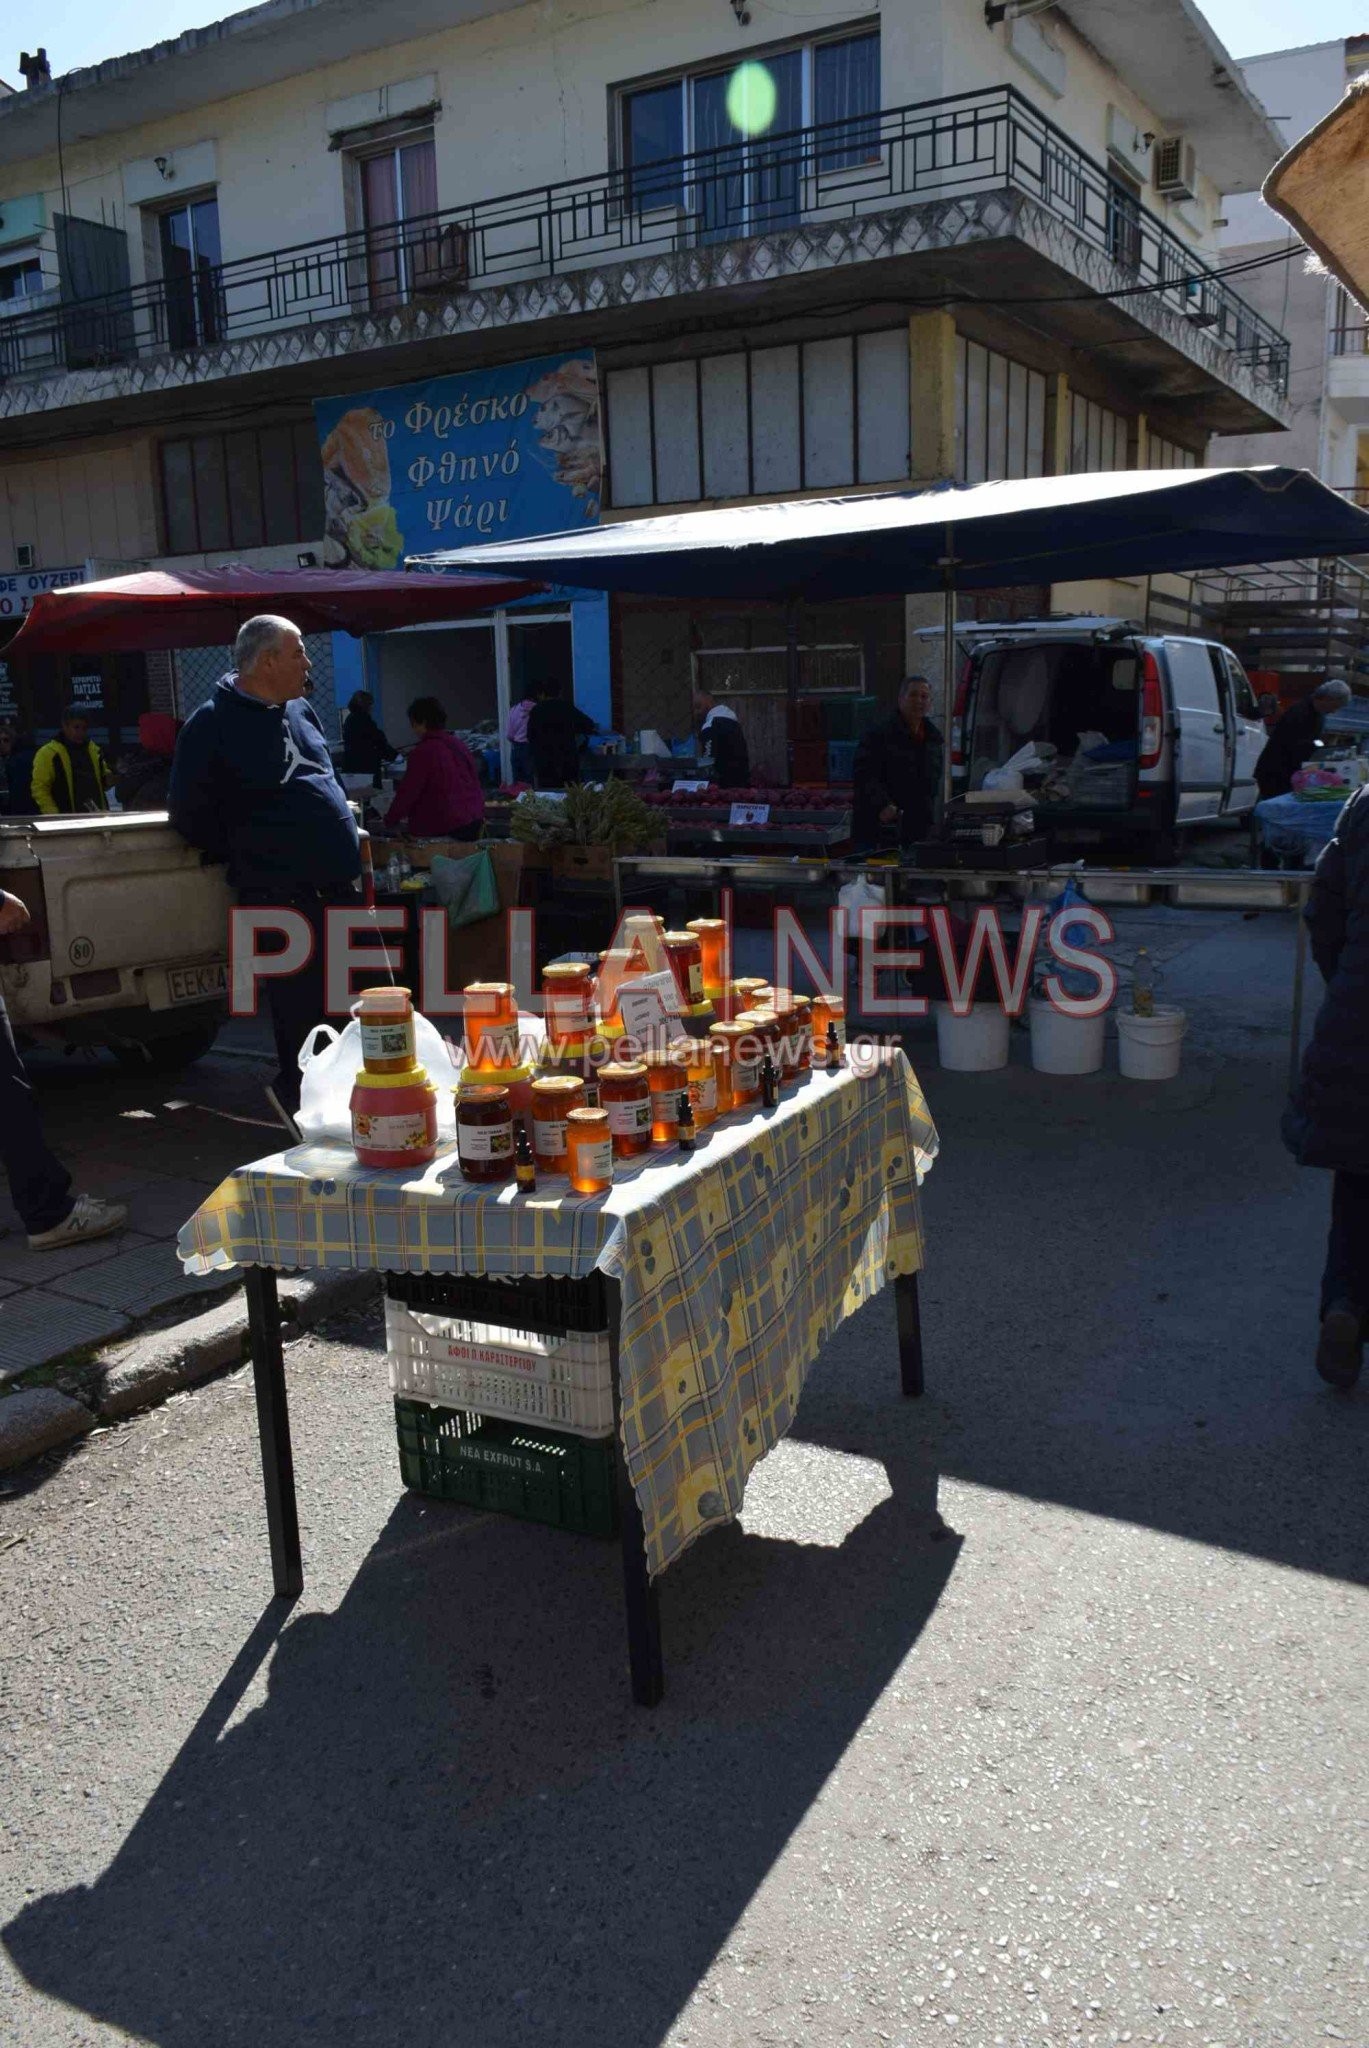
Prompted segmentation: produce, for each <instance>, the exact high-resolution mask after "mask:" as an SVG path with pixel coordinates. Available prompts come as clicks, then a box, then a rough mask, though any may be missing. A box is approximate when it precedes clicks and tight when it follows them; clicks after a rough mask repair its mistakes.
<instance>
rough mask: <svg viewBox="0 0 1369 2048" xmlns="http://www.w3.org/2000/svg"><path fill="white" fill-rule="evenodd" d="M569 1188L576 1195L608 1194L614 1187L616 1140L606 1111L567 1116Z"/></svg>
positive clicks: (576, 1112) (592, 1110) (582, 1112)
mask: <svg viewBox="0 0 1369 2048" xmlns="http://www.w3.org/2000/svg"><path fill="white" fill-rule="evenodd" d="M566 1148H567V1154H568V1164H569V1172H570V1184H571V1187H572V1188H573V1189H574V1191H575V1193H576V1194H577V1195H602V1194H606V1193H607V1192H608V1190H609V1189H610V1188H611V1187H612V1186H613V1137H612V1133H611V1132H610V1130H609V1127H608V1111H607V1110H606V1109H572V1110H570V1111H569V1112H568V1113H567V1116H566Z"/></svg>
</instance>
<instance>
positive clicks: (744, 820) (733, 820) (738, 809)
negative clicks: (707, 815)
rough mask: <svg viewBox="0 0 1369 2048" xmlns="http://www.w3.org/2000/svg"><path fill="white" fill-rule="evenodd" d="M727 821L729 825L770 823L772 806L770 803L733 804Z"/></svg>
mask: <svg viewBox="0 0 1369 2048" xmlns="http://www.w3.org/2000/svg"><path fill="white" fill-rule="evenodd" d="M727 822H728V824H729V825H768V824H769V823H770V806H769V804H733V806H732V809H731V810H730V811H729V813H728V817H727Z"/></svg>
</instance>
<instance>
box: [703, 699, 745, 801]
mask: <svg viewBox="0 0 1369 2048" xmlns="http://www.w3.org/2000/svg"><path fill="white" fill-rule="evenodd" d="M694 715H695V717H696V718H697V719H698V721H699V738H700V739H701V740H702V741H703V744H704V750H705V752H706V754H708V755H709V756H711V758H712V762H713V775H712V780H713V781H714V782H716V783H717V785H718V787H719V789H750V787H751V756H750V754H749V752H748V751H747V745H746V734H745V733H744V732H743V731H742V723H741V720H740V719H739V718H738V716H737V714H736V712H735V711H734V710H733V709H732V706H731V705H730V704H724V703H723V702H722V700H721V698H718V697H715V696H714V695H713V694H712V692H711V691H709V690H696V691H695V692H694Z"/></svg>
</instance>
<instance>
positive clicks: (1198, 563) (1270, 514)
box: [410, 467, 1369, 600]
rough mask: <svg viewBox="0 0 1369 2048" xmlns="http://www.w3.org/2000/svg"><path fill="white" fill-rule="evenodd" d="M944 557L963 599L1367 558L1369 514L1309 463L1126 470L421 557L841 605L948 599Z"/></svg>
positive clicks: (726, 511) (667, 519)
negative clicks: (1305, 466)
mask: <svg viewBox="0 0 1369 2048" xmlns="http://www.w3.org/2000/svg"><path fill="white" fill-rule="evenodd" d="M948 529H949V530H950V545H949V549H948V544H947V535H948ZM948 553H949V556H950V560H951V567H952V580H953V582H954V585H955V587H956V588H957V589H959V590H982V589H992V588H994V587H996V586H1000V585H1008V584H1031V583H1067V582H1077V581H1083V580H1086V579H1088V578H1090V577H1100V576H1140V575H1146V574H1157V575H1158V574H1160V573H1162V572H1164V571H1166V570H1190V569H1219V568H1237V567H1240V566H1241V565H1242V564H1245V563H1250V562H1282V561H1293V560H1297V559H1299V558H1301V557H1305V556H1313V555H1316V556H1321V555H1345V554H1369V512H1362V511H1360V510H1359V508H1358V507H1357V506H1355V505H1352V504H1350V503H1349V502H1348V501H1347V500H1346V499H1344V498H1342V497H1339V496H1338V495H1337V493H1336V492H1335V491H1332V490H1328V489H1327V487H1326V486H1325V484H1321V483H1318V481H1317V479H1316V478H1315V477H1314V476H1312V475H1310V474H1309V473H1308V472H1307V471H1306V470H1301V469H1284V468H1274V467H1270V468H1260V469H1188V470H1153V469H1152V470H1144V469H1142V470H1134V469H1129V470H1115V471H1110V472H1106V473H1104V474H1101V475H1094V476H1060V477H1034V478H1030V479H1028V480H1026V481H1025V482H1020V483H994V484H974V485H970V486H968V487H966V488H964V489H960V488H954V487H950V486H947V487H943V488H939V489H935V490H930V491H890V492H881V493H879V494H878V495H875V496H867V497H844V498H792V499H789V500H786V501H784V502H782V503H779V504H773V505H740V506H733V507H730V508H722V509H720V510H718V511H713V512H678V513H669V512H667V513H662V514H660V515H658V516H657V517H655V518H651V519H632V520H624V521H620V522H617V523H615V524H611V525H606V526H596V527H588V528H581V529H579V530H577V531H575V532H571V533H553V534H548V535H546V536H545V537H544V538H543V539H541V540H523V541H502V542H497V543H492V544H489V545H486V546H483V547H472V548H457V549H451V550H447V551H444V552H443V553H442V554H438V555H418V556H411V557H410V562H411V564H412V565H413V566H419V565H424V566H442V567H451V568H455V569H482V570H488V571H497V572H498V573H499V574H501V575H506V576H527V577H534V578H536V579H537V580H538V581H539V582H556V583H563V584H572V585H575V586H577V587H578V588H580V589H582V590H618V591H632V592H636V593H638V594H639V595H641V596H644V597H701V598H773V599H781V600H784V599H793V598H803V599H808V600H817V599H829V600H830V599H836V598H843V597H874V596H882V595H889V594H892V593H894V592H899V591H917V590H940V589H942V588H943V587H944V586H945V583H946V580H947V578H946V561H947V556H948Z"/></svg>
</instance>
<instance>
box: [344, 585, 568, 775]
mask: <svg viewBox="0 0 1369 2048" xmlns="http://www.w3.org/2000/svg"><path fill="white" fill-rule="evenodd" d="M366 670H367V677H368V681H367V688H368V689H369V690H370V691H371V692H372V694H373V695H374V697H375V700H376V715H377V717H378V718H379V720H380V722H381V725H382V727H383V728H384V730H385V732H386V734H387V736H388V737H389V739H390V741H391V742H392V744H393V745H395V746H407V745H408V744H409V742H410V740H411V739H412V737H413V735H412V733H411V732H410V729H409V717H408V707H409V705H410V704H412V702H413V700H414V698H415V697H436V699H437V701H438V703H439V704H441V705H442V706H443V708H444V710H445V711H446V713H447V730H448V731H449V732H454V733H456V734H457V735H458V737H459V738H461V739H464V740H465V741H466V743H467V745H468V746H469V747H471V748H472V750H473V751H474V752H475V753H476V755H477V756H479V755H481V754H485V753H489V754H493V753H494V752H495V751H496V750H497V752H498V756H499V770H498V779H499V780H500V781H501V782H507V781H509V779H510V775H511V764H510V760H509V744H508V741H507V739H506V738H505V728H506V727H507V725H508V721H509V710H510V708H511V706H512V705H514V704H516V703H517V702H518V701H519V699H520V698H522V697H526V696H529V695H530V694H531V693H532V691H533V689H534V688H535V686H536V685H537V683H539V682H540V681H542V680H544V679H552V680H555V681H556V682H558V683H559V684H560V686H561V688H562V690H563V692H564V693H565V694H566V696H567V697H569V696H571V695H572V694H573V690H574V683H575V659H574V652H573V649H572V645H571V622H570V608H569V606H557V607H555V608H551V609H540V610H537V611H508V610H501V611H496V612H488V613H486V614H484V615H483V616H482V617H480V618H474V619H462V620H460V621H459V622H456V623H453V624H449V625H440V626H405V627H403V628H401V630H400V631H398V632H396V633H380V634H376V635H374V636H372V637H371V638H370V639H368V640H367V642H366Z"/></svg>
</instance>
